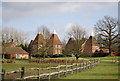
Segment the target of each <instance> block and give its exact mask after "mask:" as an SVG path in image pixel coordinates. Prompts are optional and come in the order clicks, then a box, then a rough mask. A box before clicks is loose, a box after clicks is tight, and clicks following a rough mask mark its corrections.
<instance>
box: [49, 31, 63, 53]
mask: <svg viewBox="0 0 120 81" xmlns="http://www.w3.org/2000/svg"><path fill="white" fill-rule="evenodd" d="M50 44H52V48H53V53H52V54H53V55H56V54H62V43H61V41H60V39H59V38H58V36H57V34H56V32H55V31H54V34H52V35H51V37H50Z"/></svg>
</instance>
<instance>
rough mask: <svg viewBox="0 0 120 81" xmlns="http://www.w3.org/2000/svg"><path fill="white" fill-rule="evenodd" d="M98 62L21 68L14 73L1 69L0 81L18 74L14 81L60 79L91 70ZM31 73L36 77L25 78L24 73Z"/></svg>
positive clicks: (96, 60)
mask: <svg viewBox="0 0 120 81" xmlns="http://www.w3.org/2000/svg"><path fill="white" fill-rule="evenodd" d="M99 62H100V60H98V59H94V60H89V61H85V62H83V63H73V64H70V65H67V63H66V64H65V65H58V66H57V67H48V68H25V67H21V69H20V70H15V71H11V72H6V71H5V69H2V73H1V75H2V80H4V79H6V78H5V77H6V76H7V75H10V74H14V75H15V74H16V73H19V74H20V77H19V78H15V79H14V80H22V79H23V80H24V79H30V78H37V79H39V80H40V79H48V80H50V79H54V78H60V77H62V76H67V75H68V74H73V73H75V72H81V71H84V70H87V69H91V68H93V67H95V66H96V65H97V64H98V63H99ZM28 70H29V71H32V70H34V71H35V72H37V74H36V75H29V76H25V73H26V71H28ZM41 70H45V71H46V72H42V73H41ZM52 70H54V72H52Z"/></svg>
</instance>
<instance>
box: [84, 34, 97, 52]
mask: <svg viewBox="0 0 120 81" xmlns="http://www.w3.org/2000/svg"><path fill="white" fill-rule="evenodd" d="M86 50H87V51H88V50H89V51H91V52H94V51H95V50H99V44H98V43H97V41H96V39H95V38H94V37H93V36H90V37H89V39H88V40H86V41H85V42H84V43H83V44H82V51H86Z"/></svg>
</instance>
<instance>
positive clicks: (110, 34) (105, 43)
mask: <svg viewBox="0 0 120 81" xmlns="http://www.w3.org/2000/svg"><path fill="white" fill-rule="evenodd" d="M95 31H96V38H97V40H98V42H99V43H100V44H101V46H102V47H105V48H108V49H109V54H111V52H112V46H113V45H114V44H115V43H117V41H116V39H117V37H118V21H117V19H115V18H113V17H110V16H104V18H103V19H101V20H99V21H98V22H97V23H96V25H95Z"/></svg>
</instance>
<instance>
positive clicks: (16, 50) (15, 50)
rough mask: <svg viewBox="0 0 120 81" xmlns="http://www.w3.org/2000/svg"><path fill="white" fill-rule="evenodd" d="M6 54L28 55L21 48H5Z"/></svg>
mask: <svg viewBox="0 0 120 81" xmlns="http://www.w3.org/2000/svg"><path fill="white" fill-rule="evenodd" d="M4 53H6V54H19V53H23V54H28V53H27V52H26V51H25V50H23V49H22V48H21V47H6V48H4Z"/></svg>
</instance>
